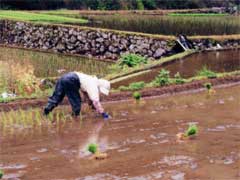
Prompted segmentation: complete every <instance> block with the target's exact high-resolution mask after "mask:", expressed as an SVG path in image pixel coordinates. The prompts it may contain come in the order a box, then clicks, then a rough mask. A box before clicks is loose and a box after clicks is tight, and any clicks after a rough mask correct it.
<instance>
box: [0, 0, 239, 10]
mask: <svg viewBox="0 0 240 180" xmlns="http://www.w3.org/2000/svg"><path fill="white" fill-rule="evenodd" d="M237 5H239V3H238V1H237V0H226V1H221V0H128V1H127V0H51V1H44V3H43V2H42V1H37V0H35V1H34V0H17V1H12V0H1V4H0V9H1V8H2V9H25V10H33V9H38V10H39V9H46V10H49V9H60V8H67V9H94V10H119V9H143V7H145V9H193V8H195V9H200V8H209V7H210V8H211V7H226V8H228V9H230V8H232V7H233V6H237Z"/></svg>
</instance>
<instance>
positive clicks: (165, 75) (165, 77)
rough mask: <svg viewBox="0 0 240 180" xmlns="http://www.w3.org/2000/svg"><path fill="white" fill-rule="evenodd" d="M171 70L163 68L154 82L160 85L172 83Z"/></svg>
mask: <svg viewBox="0 0 240 180" xmlns="http://www.w3.org/2000/svg"><path fill="white" fill-rule="evenodd" d="M169 74H170V72H169V71H167V70H165V69H162V70H161V71H160V73H159V74H158V76H157V77H156V78H155V79H154V84H156V85H160V86H165V85H168V84H169V83H170V77H169Z"/></svg>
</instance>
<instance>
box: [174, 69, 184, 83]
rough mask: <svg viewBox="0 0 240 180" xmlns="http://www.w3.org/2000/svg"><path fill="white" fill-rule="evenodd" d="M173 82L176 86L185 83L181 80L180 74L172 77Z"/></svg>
mask: <svg viewBox="0 0 240 180" xmlns="http://www.w3.org/2000/svg"><path fill="white" fill-rule="evenodd" d="M174 82H175V83H176V84H183V83H185V79H183V78H182V77H181V75H180V73H179V72H178V73H176V74H175V75H174Z"/></svg>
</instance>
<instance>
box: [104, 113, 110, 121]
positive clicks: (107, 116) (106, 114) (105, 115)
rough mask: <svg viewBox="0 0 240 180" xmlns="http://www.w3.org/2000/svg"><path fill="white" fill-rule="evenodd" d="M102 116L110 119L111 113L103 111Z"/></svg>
mask: <svg viewBox="0 0 240 180" xmlns="http://www.w3.org/2000/svg"><path fill="white" fill-rule="evenodd" d="M102 117H103V119H104V120H108V119H109V115H108V113H106V112H103V113H102Z"/></svg>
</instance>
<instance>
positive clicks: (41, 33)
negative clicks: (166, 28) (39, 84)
mask: <svg viewBox="0 0 240 180" xmlns="http://www.w3.org/2000/svg"><path fill="white" fill-rule="evenodd" d="M0 27H1V28H0V43H1V44H7V45H15V46H20V47H25V48H30V49H41V50H49V51H54V52H61V53H70V54H78V55H86V56H90V57H91V56H93V57H97V58H100V59H113V60H116V59H117V58H118V57H119V55H120V54H122V53H137V54H141V55H143V56H146V57H152V58H160V57H161V56H162V55H164V54H165V53H166V51H168V50H170V49H171V45H169V44H171V43H169V42H168V40H162V39H157V38H150V37H147V36H145V37H144V36H140V35H134V34H127V33H126V34H124V33H120V32H119V33H117V32H114V31H105V30H100V29H93V28H89V29H87V28H83V27H71V26H56V25H38V24H31V23H26V22H14V21H7V20H4V21H3V20H0Z"/></svg>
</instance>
